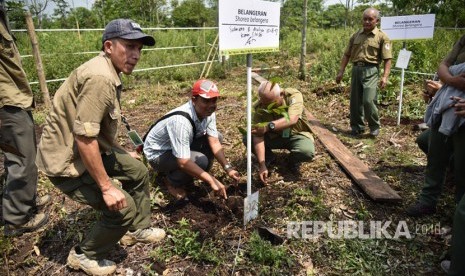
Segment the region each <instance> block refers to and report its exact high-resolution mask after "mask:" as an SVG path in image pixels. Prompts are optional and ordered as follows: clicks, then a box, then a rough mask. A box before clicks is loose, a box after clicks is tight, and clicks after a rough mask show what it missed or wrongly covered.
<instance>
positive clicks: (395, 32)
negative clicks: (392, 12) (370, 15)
mask: <svg viewBox="0 0 465 276" xmlns="http://www.w3.org/2000/svg"><path fill="white" fill-rule="evenodd" d="M434 20H435V14H423V15H405V16H392V17H381V30H383V32H385V33H386V34H387V35H388V36H389V38H390V39H391V40H407V39H426V38H433V34H434Z"/></svg>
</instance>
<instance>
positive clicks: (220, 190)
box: [210, 177, 228, 199]
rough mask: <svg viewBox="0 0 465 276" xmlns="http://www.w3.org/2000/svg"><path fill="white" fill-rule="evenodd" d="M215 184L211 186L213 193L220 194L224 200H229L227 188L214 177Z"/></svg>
mask: <svg viewBox="0 0 465 276" xmlns="http://www.w3.org/2000/svg"><path fill="white" fill-rule="evenodd" d="M213 181H214V183H213V184H210V186H211V188H212V190H213V191H215V193H216V194H219V195H220V196H221V197H223V198H224V199H227V198H228V195H227V194H226V187H225V186H224V185H223V183H221V182H219V181H218V179H216V178H214V177H213Z"/></svg>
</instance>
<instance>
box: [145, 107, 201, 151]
mask: <svg viewBox="0 0 465 276" xmlns="http://www.w3.org/2000/svg"><path fill="white" fill-rule="evenodd" d="M174 115H181V116H183V117H185V118H186V119H188V120H189V122H190V123H191V125H192V131H193V132H194V136H195V133H196V128H195V124H194V121H193V120H192V118H191V116H190V115H189V113H187V112H184V111H174V112H171V113H168V114H166V115H165V116H163V117H161V118H160V119H158V120H157V121H156V122H155V123H153V124H152V125H151V126H150V127H149V130H147V132H146V133H145V135H144V137H143V138H142V141H144V142H145V139H146V138H147V135H148V134H149V132H150V131H151V130H152V128H154V127H155V125H156V124H158V123H159V122H161V121H163V120H164V119H167V118H169V117H171V116H174ZM143 149H144V145H143V144H142V145H140V146H138V147H137V149H136V150H137V152H139V153H141V152H143Z"/></svg>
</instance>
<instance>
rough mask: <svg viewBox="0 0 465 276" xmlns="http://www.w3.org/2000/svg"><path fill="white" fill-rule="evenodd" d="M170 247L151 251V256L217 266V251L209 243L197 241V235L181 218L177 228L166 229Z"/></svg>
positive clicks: (218, 260)
mask: <svg viewBox="0 0 465 276" xmlns="http://www.w3.org/2000/svg"><path fill="white" fill-rule="evenodd" d="M168 233H169V235H170V236H169V237H170V241H171V242H172V246H171V247H163V248H161V247H159V248H157V249H155V250H154V251H152V253H151V256H152V257H156V258H159V259H162V260H164V259H169V258H171V257H173V256H183V257H190V258H192V259H193V260H195V261H197V262H208V263H213V264H219V263H220V259H219V252H218V249H217V248H216V247H215V246H214V245H213V243H211V241H208V240H206V241H203V242H200V241H199V237H198V236H199V233H198V232H194V231H192V230H191V229H190V226H189V222H188V221H187V220H186V219H185V218H183V219H182V220H180V221H178V227H177V228H171V229H168Z"/></svg>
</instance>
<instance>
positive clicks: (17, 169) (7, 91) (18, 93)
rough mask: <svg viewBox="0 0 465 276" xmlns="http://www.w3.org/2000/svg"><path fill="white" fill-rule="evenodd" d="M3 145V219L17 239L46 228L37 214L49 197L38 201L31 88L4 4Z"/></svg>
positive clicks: (0, 32) (0, 68)
mask: <svg viewBox="0 0 465 276" xmlns="http://www.w3.org/2000/svg"><path fill="white" fill-rule="evenodd" d="M0 84H1V85H0V125H1V126H0V142H1V144H2V150H3V153H4V158H5V172H6V179H5V189H4V192H3V198H2V215H3V220H4V221H5V228H4V233H5V235H6V236H17V235H20V234H22V233H24V232H31V231H34V230H36V229H38V228H40V227H41V226H43V225H45V224H46V223H47V221H48V215H47V214H45V213H43V212H38V208H37V207H40V206H43V205H45V204H46V203H48V202H49V201H50V196H49V195H45V196H42V197H37V176H38V174H37V166H36V164H35V159H36V151H37V146H36V136H35V132H34V120H33V119H32V110H33V109H34V107H35V102H34V98H33V95H32V90H31V87H30V86H29V82H28V81H27V78H26V73H25V72H24V70H23V67H22V64H21V58H20V55H19V52H18V49H17V48H16V45H15V43H14V40H13V36H12V35H11V30H10V26H9V22H8V17H7V14H6V9H5V1H3V0H1V1H0Z"/></svg>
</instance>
